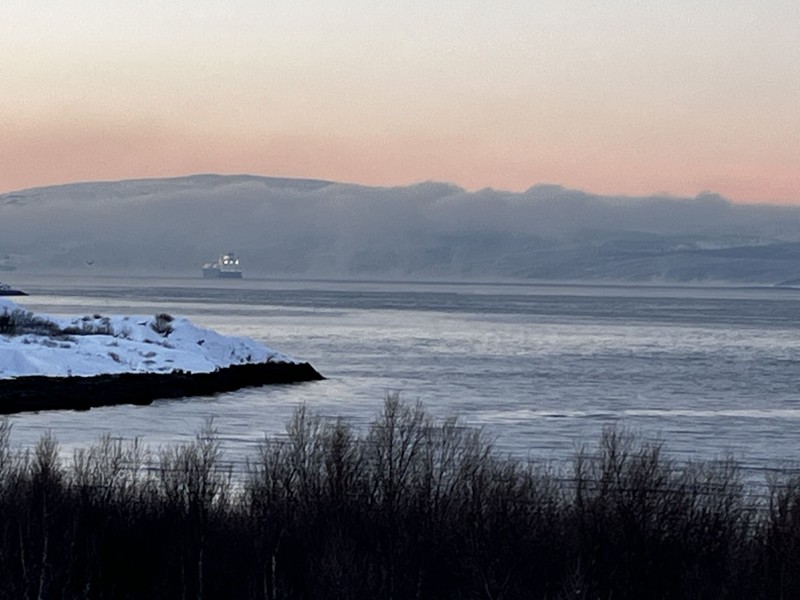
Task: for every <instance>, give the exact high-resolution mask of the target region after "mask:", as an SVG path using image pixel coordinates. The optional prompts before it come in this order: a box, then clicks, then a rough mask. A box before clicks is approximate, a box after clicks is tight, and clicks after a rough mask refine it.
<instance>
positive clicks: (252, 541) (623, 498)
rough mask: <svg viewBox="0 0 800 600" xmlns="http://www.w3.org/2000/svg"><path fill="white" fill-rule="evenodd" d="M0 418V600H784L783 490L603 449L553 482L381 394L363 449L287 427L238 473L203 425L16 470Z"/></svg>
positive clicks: (309, 418)
mask: <svg viewBox="0 0 800 600" xmlns="http://www.w3.org/2000/svg"><path fill="white" fill-rule="evenodd" d="M10 436H11V425H10V423H9V422H8V421H7V420H1V419H0V582H2V586H0V598H9V599H11V598H13V599H19V598H55V599H58V598H87V599H94V598H97V599H106V598H151V599H161V598H164V599H167V598H169V599H174V598H205V599H212V598H213V599H216V598H220V599H222V598H226V599H227V598H236V599H263V600H278V599H295V598H297V599H316V598H326V599H334V600H335V599H339V598H341V599H344V598H350V599H353V598H364V599H367V598H369V599H372V598H392V599H397V600H400V599H422V598H424V599H428V598H437V599H449V598H453V599H456V598H457V599H465V598H476V599H478V598H485V599H500V598H503V599H516V598H525V599H542V600H545V599H546V600H566V599H568V598H569V599H581V600H590V599H591V600H596V599H597V600H620V599H630V600H634V599H636V600H643V599H651V598H652V599H684V598H685V599H690V598H691V599H706V598H707V599H709V600H711V599H713V600H718V599H723V598H724V599H739V598H741V599H743V600H744V599H747V600H756V599H765V600H766V599H779V598H798V597H800V568H799V567H800V478H798V477H793V478H783V479H777V478H775V479H773V480H771V481H768V482H767V488H766V489H767V491H766V492H765V494H763V495H759V496H753V495H752V494H749V493H748V492H747V486H746V485H745V484H744V483H743V481H742V476H741V473H740V472H739V470H738V468H737V467H736V465H735V463H733V461H731V460H727V461H715V462H699V463H693V464H679V463H677V462H675V461H673V460H672V459H670V458H669V457H668V455H667V453H666V451H665V450H664V449H663V447H662V446H661V445H660V444H655V443H650V442H647V441H642V440H639V439H637V438H636V437H635V436H633V435H631V434H629V433H627V432H625V431H620V430H614V429H609V430H606V431H605V432H604V434H603V435H602V437H601V439H600V440H599V444H598V445H597V448H596V449H594V450H592V451H585V450H580V451H577V452H576V456H575V458H574V461H573V463H572V466H571V468H565V469H563V470H561V469H557V468H554V467H553V466H552V465H548V464H544V463H537V462H535V461H528V462H526V461H520V460H518V459H514V458H511V457H507V456H504V455H501V454H500V453H498V452H497V451H495V450H494V449H493V447H492V445H491V443H490V442H489V441H488V440H487V439H486V438H485V436H484V435H483V434H482V432H481V431H479V430H476V429H472V428H468V427H464V426H462V425H460V424H459V423H458V421H457V420H455V419H446V420H434V419H433V418H431V417H430V416H429V415H427V414H426V413H425V411H424V410H423V408H422V407H421V405H420V404H419V403H417V404H407V403H404V402H402V401H401V400H400V398H399V397H398V396H397V395H390V396H389V397H388V398H387V399H386V401H385V403H384V407H383V410H382V412H381V413H380V414H379V415H378V416H377V417H376V419H375V420H374V421H373V423H372V424H371V425H370V426H369V427H368V428H366V429H365V430H364V431H360V430H355V429H354V428H352V427H351V426H349V425H348V424H347V423H345V422H343V421H341V420H331V419H322V418H320V417H318V416H315V415H312V414H311V413H310V412H308V411H307V410H306V409H305V408H303V407H301V408H299V409H298V410H297V411H296V413H295V415H294V417H293V418H292V420H291V422H290V423H289V424H288V426H287V432H286V435H285V436H271V437H266V438H265V439H264V440H263V442H262V443H261V444H260V445H259V446H258V449H257V451H256V452H255V455H254V456H253V457H252V458H251V459H250V460H248V461H247V464H246V466H245V467H244V468H243V471H242V472H236V473H234V472H233V471H232V467H231V466H230V465H229V464H227V465H226V463H225V461H224V460H223V454H222V451H221V445H220V440H219V436H218V434H217V432H216V430H215V429H214V426H213V423H212V422H208V423H207V424H206V426H205V427H204V428H203V429H202V430H201V431H199V432H198V433H197V436H196V439H195V441H194V442H193V443H190V444H186V445H181V446H174V447H169V448H166V449H158V450H151V449H148V448H147V447H145V446H143V445H142V444H141V443H139V442H138V441H135V440H134V441H131V442H122V441H119V440H114V439H111V438H109V437H105V438H101V440H100V441H99V442H98V443H97V444H96V445H94V446H92V447H89V448H86V449H79V450H76V451H74V453H73V455H72V457H71V458H70V459H69V460H67V459H65V458H64V457H63V456H62V455H61V452H60V451H59V447H58V444H57V442H56V440H55V439H54V438H53V437H52V436H51V435H45V436H43V437H42V438H41V440H40V441H39V443H38V444H37V445H36V447H35V448H33V449H31V450H26V451H15V450H13V449H12V446H11V444H10Z"/></svg>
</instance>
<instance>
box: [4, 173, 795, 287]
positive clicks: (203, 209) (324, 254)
mask: <svg viewBox="0 0 800 600" xmlns="http://www.w3.org/2000/svg"><path fill="white" fill-rule="evenodd" d="M223 251H235V252H237V253H238V254H240V255H241V257H242V259H243V261H244V263H245V269H246V275H249V276H298V277H333V278H339V277H392V278H453V279H465V278H467V279H469V278H479V279H508V278H515V279H516V278H523V279H529V278H533V279H546V280H601V279H602V280H624V281H640V282H641V281H681V282H689V281H693V282H703V281H730V282H739V283H745V282H747V283H780V282H784V281H789V280H794V279H797V278H800V208H795V207H777V206H763V205H735V204H732V203H730V202H728V201H726V200H725V199H723V198H720V197H719V196H715V195H712V194H703V195H700V196H698V197H696V198H673V197H666V196H663V197H661V196H654V197H648V198H627V197H609V196H596V195H592V194H588V193H585V192H580V191H575V190H569V189H564V188H561V187H558V186H535V187H533V188H531V189H529V190H527V191H526V192H522V193H511V192H503V191H495V190H483V191H479V192H466V191H464V190H462V189H460V188H458V187H455V186H452V185H446V184H441V183H422V184H418V185H412V186H407V187H397V188H375V187H365V186H357V185H346V184H338V183H331V182H325V181H311V180H294V179H278V178H266V177H250V176H216V175H198V176H192V177H184V178H175V179H151V180H135V181H123V182H98V183H80V184H71V185H63V186H55V187H48V188H39V189H31V190H24V191H20V192H14V193H9V194H4V195H0V261H2V264H5V265H14V266H16V267H17V268H18V269H19V270H20V271H21V272H22V271H26V272H54V271H58V272H76V273H80V272H86V270H87V269H89V268H90V269H92V270H93V272H96V273H105V274H108V273H120V274H145V273H149V274H153V275H199V273H200V271H199V269H200V266H201V265H202V264H203V263H204V262H207V261H210V260H212V259H213V258H216V255H217V254H219V253H221V252H223ZM90 263H91V266H90V265H89V264H90Z"/></svg>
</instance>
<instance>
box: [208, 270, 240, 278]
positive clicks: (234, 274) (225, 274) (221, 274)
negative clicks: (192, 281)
mask: <svg viewBox="0 0 800 600" xmlns="http://www.w3.org/2000/svg"><path fill="white" fill-rule="evenodd" d="M203 277H204V278H205V279H241V278H242V272H241V271H220V270H219V269H203Z"/></svg>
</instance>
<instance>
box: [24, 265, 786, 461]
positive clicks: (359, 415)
mask: <svg viewBox="0 0 800 600" xmlns="http://www.w3.org/2000/svg"><path fill="white" fill-rule="evenodd" d="M19 283H20V285H22V283H24V284H25V289H26V290H27V291H29V292H30V293H31V296H30V297H28V298H25V299H21V301H20V304H22V305H23V306H24V307H26V308H29V309H31V310H36V311H42V312H46V313H50V314H86V313H102V314H120V313H125V314H141V315H148V314H153V313H154V312H168V313H171V314H174V315H182V316H187V317H189V318H190V319H192V320H193V321H194V322H196V323H198V324H200V325H203V326H207V327H211V328H214V329H216V330H218V331H220V332H221V333H225V334H230V335H243V336H249V337H252V338H255V339H257V340H259V341H261V342H263V343H265V344H267V345H268V346H271V347H273V348H275V349H277V350H279V351H281V352H284V353H287V354H289V355H291V356H294V357H296V358H298V359H302V360H307V361H309V362H311V364H313V365H314V366H315V367H316V368H317V369H318V370H319V371H320V372H321V373H323V374H324V375H325V376H326V377H328V379H327V380H326V381H321V382H313V383H305V384H298V385H291V386H271V387H263V388H258V389H247V390H240V391H237V392H233V393H227V394H221V395H217V396H213V397H208V398H191V399H186V400H178V401H176V400H169V401H157V402H155V403H154V404H152V405H150V406H143V407H142V406H138V407H134V406H118V407H108V408H102V409H93V410H91V411H89V412H71V411H58V412H47V413H40V414H33V413H28V414H19V415H15V416H13V417H11V421H12V424H13V430H12V431H13V433H12V442H13V443H14V444H16V445H20V446H28V445H32V444H34V443H35V442H36V441H37V440H38V439H39V437H40V436H41V435H42V433H43V432H45V431H50V432H52V434H53V435H54V436H55V437H56V438H57V439H58V441H59V442H60V444H61V445H62V447H64V448H65V449H67V450H69V448H71V447H80V446H86V445H88V444H90V443H92V442H94V441H96V440H97V439H98V438H99V437H100V436H101V435H103V434H110V435H112V436H115V437H122V438H126V439H132V438H134V437H139V438H141V439H142V440H143V441H144V442H146V443H148V444H150V445H151V446H154V447H159V446H166V445H169V444H173V443H181V442H185V441H187V440H190V439H192V438H193V437H194V435H195V432H196V431H197V430H198V429H199V428H200V427H201V426H202V425H203V423H204V421H205V420H206V419H207V418H210V417H212V418H213V419H214V425H215V426H216V427H217V429H218V430H219V432H220V435H221V438H222V440H223V446H224V449H225V452H226V456H227V457H228V459H229V460H231V461H232V462H236V463H238V462H241V461H242V460H244V459H245V458H246V457H247V456H252V455H253V453H252V451H253V449H254V446H255V445H256V444H257V443H258V441H259V440H261V439H263V437H264V435H265V434H274V433H279V432H282V431H284V429H285V426H286V424H287V422H288V420H289V418H290V417H291V415H292V413H293V411H294V410H295V408H296V407H298V406H300V405H305V406H307V407H308V408H309V409H310V410H311V411H313V412H315V413H318V414H321V415H324V416H329V417H342V418H345V419H347V420H349V421H350V422H352V423H353V424H354V425H355V426H363V425H365V424H366V423H368V422H369V421H370V420H372V419H373V418H374V417H375V416H376V415H377V414H378V412H379V411H380V409H381V405H382V403H383V399H384V398H385V397H386V395H387V393H393V392H399V393H400V394H401V397H402V398H404V399H405V400H407V401H412V402H413V401H417V400H419V401H421V402H422V403H423V405H424V406H425V407H426V409H427V410H428V411H429V412H430V413H432V414H433V415H435V416H438V417H445V416H456V417H458V418H460V420H461V421H462V422H463V423H465V424H468V425H474V426H479V427H482V428H484V430H485V431H486V433H487V434H488V435H489V436H490V437H491V438H493V439H494V440H495V445H496V446H497V447H499V448H500V449H501V450H503V451H508V452H511V453H513V454H515V455H518V456H521V457H532V458H541V459H545V460H551V459H554V460H561V459H568V458H570V457H572V456H573V455H574V453H575V450H576V449H577V448H579V447H580V446H587V447H588V448H590V449H591V448H592V447H594V446H595V445H596V443H597V442H598V440H599V437H600V434H601V432H602V430H603V428H604V427H606V426H609V425H618V426H624V427H626V428H628V429H630V430H632V431H633V432H636V433H639V434H641V435H642V436H643V437H646V438H648V439H656V440H660V441H663V442H664V443H665V444H666V446H667V449H668V450H669V451H670V452H671V453H672V454H673V455H676V456H677V457H679V458H690V459H709V458H720V457H724V456H727V455H732V456H733V457H734V458H735V459H736V460H738V461H740V462H741V463H742V464H743V465H744V466H745V467H746V468H747V469H751V470H752V471H753V472H760V471H762V470H764V469H767V468H772V467H791V466H796V464H797V463H800V395H799V394H798V392H800V290H791V289H777V288H751V289H743V288H723V287H715V288H709V287H705V288H700V287H694V288H692V287H685V288H677V287H655V286H653V287H647V286H642V287H625V286H619V287H615V286H605V287H598V286H577V285H576V286H564V285H528V284H448V283H417V284H413V283H407V282H405V283H391V282H387V283H364V282H325V281H279V280H253V279H245V280H242V281H225V282H220V281H209V280H194V279H120V278H116V279H112V278H94V279H83V280H75V279H71V278H56V277H30V278H29V279H28V280H26V281H24V282H22V281H20V282H19Z"/></svg>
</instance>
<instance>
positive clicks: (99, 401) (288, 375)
mask: <svg viewBox="0 0 800 600" xmlns="http://www.w3.org/2000/svg"><path fill="white" fill-rule="evenodd" d="M316 379H323V377H322V376H321V375H320V374H319V373H318V372H317V371H315V370H314V369H313V367H311V365H309V364H308V363H302V362H299V361H297V360H295V359H293V358H291V357H289V356H286V355H284V354H281V353H279V352H276V351H275V350H273V349H272V348H269V347H267V346H265V345H263V344H261V343H259V342H256V341H254V340H251V339H248V338H243V337H232V336H223V335H220V334H219V333H217V332H215V331H212V330H210V329H203V328H200V327H197V326H195V325H193V324H192V323H191V322H189V321H188V320H187V319H184V318H173V317H172V316H170V315H167V314H163V313H162V314H157V315H154V316H149V317H143V316H112V317H104V316H101V315H93V316H84V317H67V318H65V317H52V316H47V315H39V314H35V313H32V312H30V311H28V310H26V309H24V308H22V307H20V306H18V305H17V304H15V303H14V302H12V301H10V300H7V299H0V412H3V413H8V412H18V411H21V410H43V409H47V408H76V409H86V408H90V407H93V406H104V405H109V404H121V403H134V404H148V403H150V402H152V401H153V400H155V399H157V398H176V397H184V396H197V395H209V394H214V393H217V392H221V391H232V390H235V389H239V388H241V387H248V386H257V385H265V384H269V383H292V382H299V381H311V380H316Z"/></svg>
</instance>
